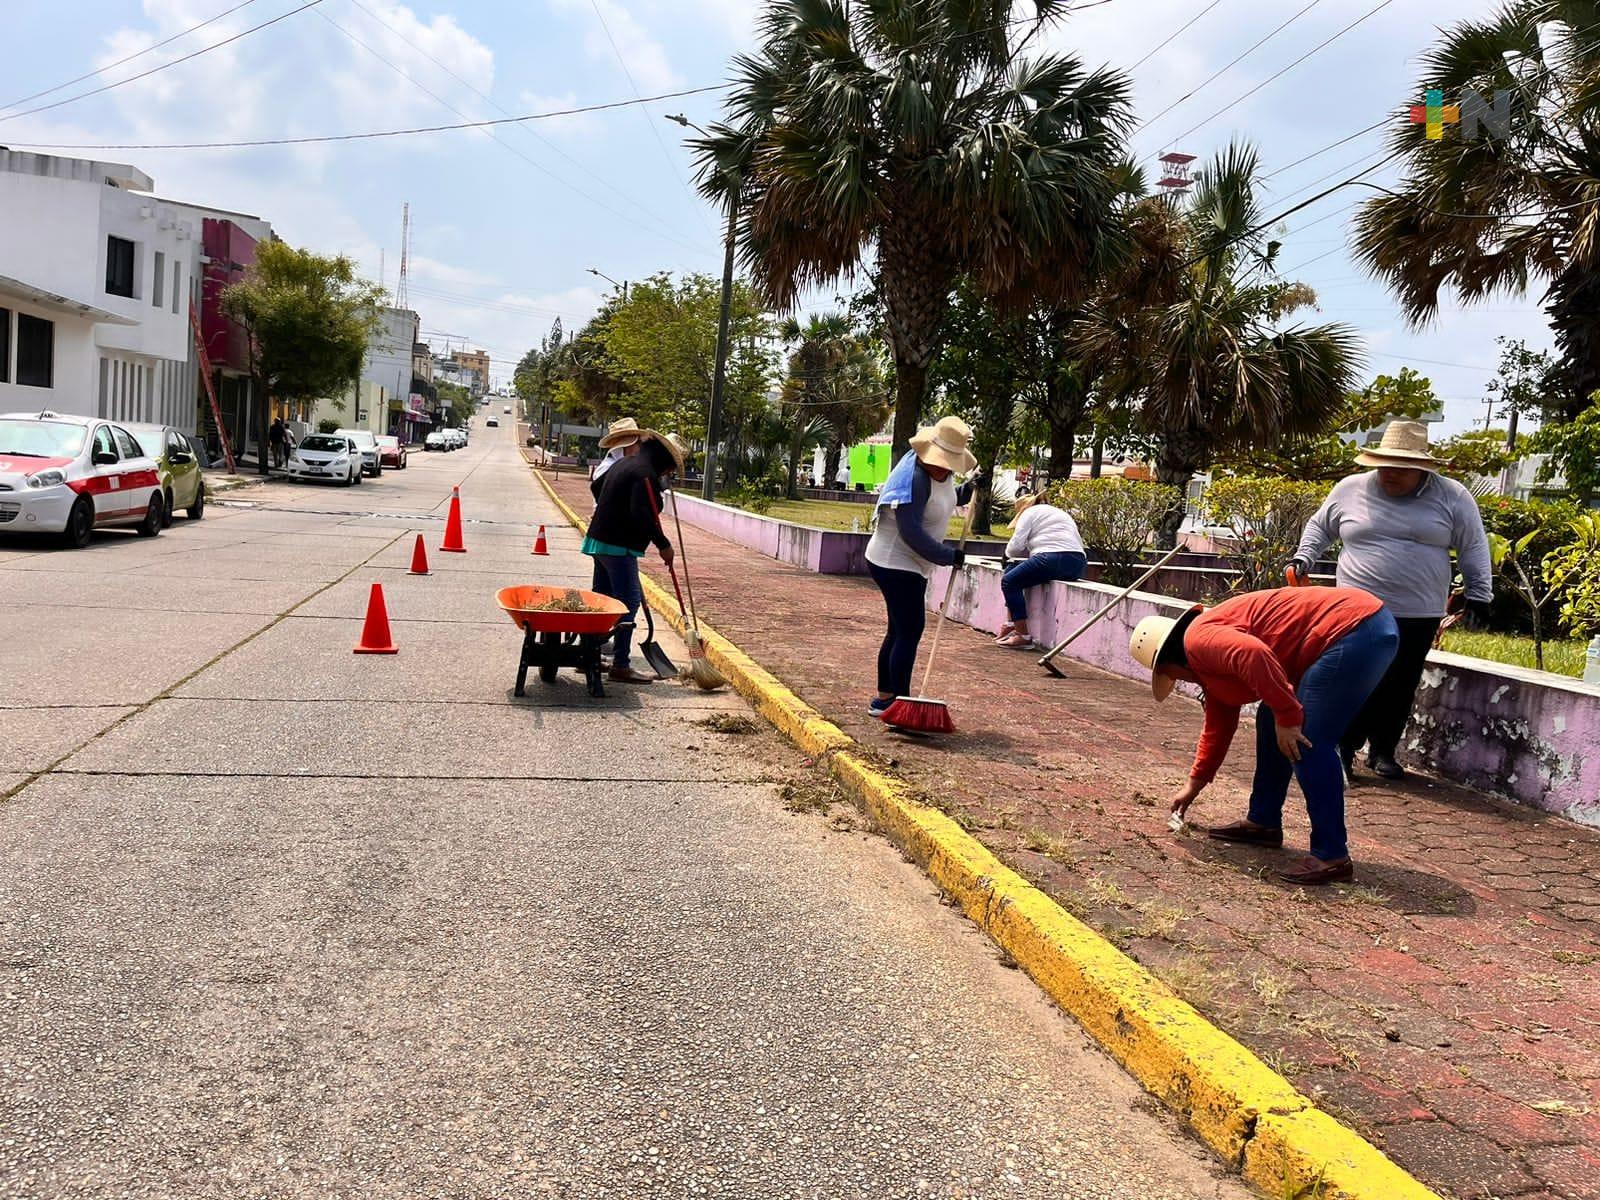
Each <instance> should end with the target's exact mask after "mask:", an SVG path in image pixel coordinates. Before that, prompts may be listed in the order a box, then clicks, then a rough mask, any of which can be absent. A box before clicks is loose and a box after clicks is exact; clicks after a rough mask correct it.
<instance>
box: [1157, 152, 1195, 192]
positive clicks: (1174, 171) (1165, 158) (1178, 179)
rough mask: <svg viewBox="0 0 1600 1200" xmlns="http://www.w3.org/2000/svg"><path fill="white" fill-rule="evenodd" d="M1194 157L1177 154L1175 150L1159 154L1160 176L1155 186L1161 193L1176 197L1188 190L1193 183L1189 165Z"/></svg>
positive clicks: (1191, 169)
mask: <svg viewBox="0 0 1600 1200" xmlns="http://www.w3.org/2000/svg"><path fill="white" fill-rule="evenodd" d="M1194 159H1195V156H1194V155H1192V154H1179V153H1178V152H1177V151H1176V150H1174V151H1170V152H1169V153H1167V154H1163V155H1162V156H1161V178H1160V179H1158V180H1157V181H1156V186H1157V187H1158V188H1160V189H1161V192H1162V194H1163V195H1165V196H1167V197H1170V198H1172V199H1176V198H1177V197H1179V196H1181V195H1183V193H1185V192H1187V191H1188V190H1189V188H1190V187H1191V186H1192V185H1193V183H1194V176H1193V167H1192V165H1191V164H1192V163H1193V162H1194Z"/></svg>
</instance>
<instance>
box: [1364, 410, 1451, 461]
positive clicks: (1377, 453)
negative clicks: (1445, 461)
mask: <svg viewBox="0 0 1600 1200" xmlns="http://www.w3.org/2000/svg"><path fill="white" fill-rule="evenodd" d="M1356 463H1357V464H1358V465H1360V466H1363V467H1408V468H1410V469H1412V470H1415V471H1437V470H1438V469H1439V460H1438V459H1436V458H1434V456H1433V455H1432V454H1430V453H1429V452H1428V427H1427V426H1426V425H1425V424H1423V423H1422V422H1421V421H1390V422H1389V427H1388V428H1387V429H1385V430H1384V431H1383V440H1382V441H1380V442H1379V443H1378V444H1377V445H1376V446H1373V447H1371V448H1369V449H1366V450H1363V451H1362V452H1361V453H1360V454H1358V455H1356Z"/></svg>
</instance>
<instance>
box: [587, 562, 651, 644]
mask: <svg viewBox="0 0 1600 1200" xmlns="http://www.w3.org/2000/svg"><path fill="white" fill-rule="evenodd" d="M594 590H595V591H597V592H599V593H600V594H601V595H602V596H610V597H611V598H612V599H613V600H621V601H622V602H623V603H624V604H625V605H627V606H628V615H627V616H626V617H624V618H623V619H622V620H621V621H618V622H617V629H616V632H615V633H614V634H613V635H612V638H611V643H612V646H613V649H612V652H611V665H612V666H613V667H615V668H617V669H619V670H621V669H624V668H626V667H627V665H628V652H629V651H630V650H631V649H632V648H633V622H634V618H635V617H637V616H638V615H639V606H640V605H641V604H643V603H644V591H643V589H641V588H640V587H639V560H638V559H637V558H635V557H634V556H633V555H631V554H596V555H595V556H594Z"/></svg>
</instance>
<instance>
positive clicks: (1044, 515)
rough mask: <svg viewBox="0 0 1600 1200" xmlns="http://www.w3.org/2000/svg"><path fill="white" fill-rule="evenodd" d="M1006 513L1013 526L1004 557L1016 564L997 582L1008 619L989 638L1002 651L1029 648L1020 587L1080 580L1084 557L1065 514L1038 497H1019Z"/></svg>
mask: <svg viewBox="0 0 1600 1200" xmlns="http://www.w3.org/2000/svg"><path fill="white" fill-rule="evenodd" d="M1011 511H1012V513H1013V515H1014V519H1015V520H1016V525H1015V527H1014V528H1013V530H1012V534H1011V540H1010V541H1009V542H1007V543H1006V557H1007V558H1010V559H1020V560H1022V561H1020V562H1017V563H1015V564H1014V565H1013V566H1011V567H1010V568H1009V569H1008V570H1007V571H1006V573H1005V574H1004V575H1003V576H1002V577H1001V579H1000V590H1001V591H1002V592H1003V593H1004V594H1005V598H1006V611H1007V612H1008V613H1010V614H1011V620H1010V621H1008V622H1007V623H1006V624H1004V625H1002V626H1001V627H1000V636H999V637H998V638H997V639H995V640H996V642H997V643H998V644H999V645H1002V646H1005V647H1006V648H1007V649H1011V650H1029V649H1032V648H1033V638H1031V637H1030V636H1028V600H1027V596H1026V589H1028V588H1031V587H1038V586H1039V585H1040V584H1041V583H1049V582H1050V581H1051V580H1053V579H1059V580H1062V581H1067V580H1072V579H1081V578H1082V577H1083V569H1084V567H1086V566H1087V565H1088V558H1087V556H1086V555H1085V554H1084V552H1083V538H1082V537H1080V536H1079V534H1078V523H1077V522H1076V521H1074V520H1073V519H1072V514H1071V513H1068V512H1065V511H1063V510H1062V509H1059V508H1057V507H1056V506H1055V505H1053V504H1045V503H1043V502H1042V501H1041V500H1040V498H1039V497H1038V496H1019V497H1018V498H1017V502H1016V504H1014V505H1013V506H1012V509H1011Z"/></svg>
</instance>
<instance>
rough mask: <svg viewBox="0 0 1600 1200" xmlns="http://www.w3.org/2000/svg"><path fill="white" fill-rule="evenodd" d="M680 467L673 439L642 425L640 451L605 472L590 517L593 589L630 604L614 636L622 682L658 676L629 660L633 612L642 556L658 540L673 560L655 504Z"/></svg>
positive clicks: (639, 597) (614, 666)
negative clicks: (667, 438) (644, 428)
mask: <svg viewBox="0 0 1600 1200" xmlns="http://www.w3.org/2000/svg"><path fill="white" fill-rule="evenodd" d="M682 470H683V458H682V454H681V452H680V451H679V449H678V447H677V445H676V444H675V443H674V442H670V441H667V440H666V439H664V438H662V437H661V436H660V435H659V434H657V433H654V432H652V431H650V430H644V431H642V433H641V436H640V439H639V450H638V453H636V454H632V455H629V456H628V457H626V458H623V459H620V460H619V461H618V462H617V463H616V464H615V465H614V466H612V467H611V469H610V470H608V471H607V472H606V474H605V478H604V480H603V481H602V482H601V485H600V500H599V503H598V504H596V505H595V509H594V516H593V517H591V518H590V519H589V532H588V535H587V536H586V537H585V538H584V539H583V552H584V553H585V554H588V555H590V556H592V557H593V558H594V563H595V575H596V579H597V582H596V587H595V590H596V591H597V592H599V593H600V594H601V595H603V596H610V597H611V598H612V599H614V600H620V601H622V603H623V604H624V605H626V606H627V609H628V615H627V616H626V617H625V618H624V619H623V620H621V621H618V622H617V627H616V633H615V634H614V635H613V638H612V642H613V645H614V647H615V649H614V650H613V651H612V655H611V674H610V678H612V679H614V680H616V681H617V682H618V683H654V682H655V676H654V675H647V674H645V673H644V672H643V671H635V670H634V669H633V667H632V666H631V665H630V664H629V662H628V658H629V653H630V651H631V650H632V648H633V622H634V618H635V617H637V616H638V615H639V606H640V605H641V604H642V603H644V593H643V591H642V589H641V588H640V586H639V560H640V559H641V558H643V557H644V554H645V550H646V549H648V548H649V547H650V546H651V545H654V546H655V547H656V549H657V550H659V551H660V552H661V561H662V562H664V563H667V564H669V565H670V564H671V562H672V543H671V542H670V541H669V540H668V539H667V535H666V534H665V533H663V532H662V530H661V525H660V523H659V522H658V521H657V519H656V505H657V504H658V503H659V502H660V499H661V493H662V491H663V490H664V489H665V488H666V487H667V485H668V484H667V481H668V480H669V479H671V478H672V477H673V476H674V475H676V474H677V473H679V472H681V471H682ZM602 577H603V578H602Z"/></svg>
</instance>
